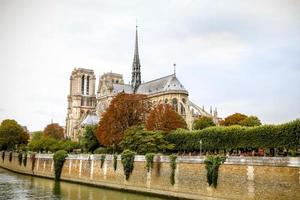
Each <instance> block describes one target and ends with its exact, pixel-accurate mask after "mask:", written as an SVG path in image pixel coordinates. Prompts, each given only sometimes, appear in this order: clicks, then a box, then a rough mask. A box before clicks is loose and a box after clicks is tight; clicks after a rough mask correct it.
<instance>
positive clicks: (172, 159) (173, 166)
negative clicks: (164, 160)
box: [169, 154, 177, 185]
mask: <svg viewBox="0 0 300 200" xmlns="http://www.w3.org/2000/svg"><path fill="white" fill-rule="evenodd" d="M169 159H170V167H171V176H170V181H171V184H172V185H174V184H175V170H176V159H177V156H176V155H174V154H172V155H170V156H169Z"/></svg>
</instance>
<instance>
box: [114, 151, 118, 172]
mask: <svg viewBox="0 0 300 200" xmlns="http://www.w3.org/2000/svg"><path fill="white" fill-rule="evenodd" d="M117 159H118V155H117V154H114V170H115V171H116V170H117V167H118V166H117V165H118V160H117Z"/></svg>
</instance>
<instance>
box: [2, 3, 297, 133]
mask: <svg viewBox="0 0 300 200" xmlns="http://www.w3.org/2000/svg"><path fill="white" fill-rule="evenodd" d="M136 18H137V19H138V25H139V50H140V59H141V65H142V80H143V81H148V80H151V79H154V78H159V77H161V76H165V75H169V74H171V73H173V63H176V64H177V76H178V77H179V79H180V81H181V82H182V83H183V85H184V86H185V88H186V89H188V91H189V95H190V99H191V100H192V101H194V102H195V103H197V104H198V105H200V106H202V105H204V106H205V107H206V108H207V109H209V106H214V107H217V108H218V111H219V114H220V116H221V117H225V116H227V115H229V114H232V113H234V112H241V113H245V114H247V115H257V116H258V117H259V118H260V119H261V120H262V122H263V123H283V122H287V121H289V120H293V119H296V118H299V117H300V1H298V0H270V1H267V0H248V1H247V0H243V1H240V0H236V1H234V0H232V1H230V0H229V1H228V0H227V1H224V0H219V1H218V0H198V1H196V0H185V1H182V0H178V1H171V0H168V1H167V0H165V1H164V0H157V1H154V0H151V1H141V0H138V1H128V0H126V1H121V0H120V1H111V0H110V1H104V0H103V1H100V0H97V1H96V0H89V1H83V0H82V1H79V0H72V1H71V0H68V1H67V0H48V1H47V0H43V1H41V0H35V1H33V0H26V1H25V0H18V1H17V0H0V94H1V96H0V121H2V120H3V119H6V118H11V119H16V120H17V121H18V122H19V123H20V124H22V125H26V126H27V127H28V128H29V130H30V131H35V130H40V129H43V128H44V127H45V126H46V125H47V124H48V123H50V122H51V119H53V121H54V122H58V123H60V124H61V125H65V118H66V112H67V95H68V92H69V78H70V74H71V72H72V70H73V68H75V67H83V68H90V69H93V70H94V71H95V74H96V75H97V86H98V79H99V75H101V74H102V73H104V72H109V71H113V72H117V73H122V74H123V75H124V78H125V82H129V81H130V75H131V74H130V73H131V64H132V58H133V48H134V33H135V23H136Z"/></svg>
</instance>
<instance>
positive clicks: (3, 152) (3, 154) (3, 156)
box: [2, 151, 5, 162]
mask: <svg viewBox="0 0 300 200" xmlns="http://www.w3.org/2000/svg"><path fill="white" fill-rule="evenodd" d="M4 158H5V151H2V161H3V162H4Z"/></svg>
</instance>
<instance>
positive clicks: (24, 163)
mask: <svg viewBox="0 0 300 200" xmlns="http://www.w3.org/2000/svg"><path fill="white" fill-rule="evenodd" d="M23 157H24V158H23V165H24V167H26V165H27V153H26V152H25V153H24V156H23Z"/></svg>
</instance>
